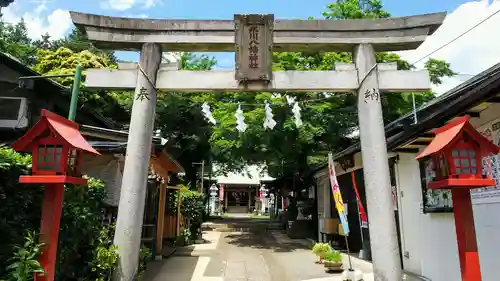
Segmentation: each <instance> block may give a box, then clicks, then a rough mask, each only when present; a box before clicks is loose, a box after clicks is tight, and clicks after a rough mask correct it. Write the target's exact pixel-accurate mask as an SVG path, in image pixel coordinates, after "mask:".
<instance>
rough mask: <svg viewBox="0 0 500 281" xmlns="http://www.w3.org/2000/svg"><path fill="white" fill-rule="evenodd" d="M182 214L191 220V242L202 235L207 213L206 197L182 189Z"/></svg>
mask: <svg viewBox="0 0 500 281" xmlns="http://www.w3.org/2000/svg"><path fill="white" fill-rule="evenodd" d="M181 196H182V197H181V213H182V215H183V216H184V217H185V218H187V219H188V220H189V223H190V225H189V231H190V235H191V240H194V239H195V238H196V237H197V236H198V235H200V234H201V223H202V222H203V221H202V219H203V214H204V213H205V205H204V202H205V196H204V195H203V194H201V193H199V192H197V191H192V190H189V189H187V188H183V189H181Z"/></svg>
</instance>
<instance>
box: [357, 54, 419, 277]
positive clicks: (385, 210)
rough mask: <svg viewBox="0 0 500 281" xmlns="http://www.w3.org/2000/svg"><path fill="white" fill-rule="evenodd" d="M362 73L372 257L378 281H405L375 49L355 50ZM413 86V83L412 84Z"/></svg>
mask: <svg viewBox="0 0 500 281" xmlns="http://www.w3.org/2000/svg"><path fill="white" fill-rule="evenodd" d="M353 61H354V63H355V65H356V68H357V70H358V79H359V83H360V85H359V88H358V92H357V94H358V118H359V134H360V139H361V154H362V159H363V172H364V177H365V190H366V198H369V199H368V200H367V206H368V214H376V215H371V216H369V219H368V223H369V231H370V240H371V241H374V242H375V241H376V242H375V243H371V254H372V261H373V270H374V272H373V273H374V276H376V277H377V279H376V281H396V280H402V271H401V268H402V266H401V260H400V254H399V245H398V242H397V241H398V239H397V231H396V222H395V218H394V209H393V202H392V191H391V181H390V174H389V165H388V164H387V159H388V157H387V143H386V139H385V130H384V119H383V115H382V104H381V98H380V91H379V79H378V75H377V74H378V69H377V64H376V61H375V51H374V50H373V47H372V45H369V44H361V45H358V46H356V47H355V49H354V52H353ZM408 82H411V81H408Z"/></svg>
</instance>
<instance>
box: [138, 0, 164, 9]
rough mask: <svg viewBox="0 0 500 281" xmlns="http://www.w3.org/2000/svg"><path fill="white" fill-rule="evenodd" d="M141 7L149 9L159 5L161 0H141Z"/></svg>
mask: <svg viewBox="0 0 500 281" xmlns="http://www.w3.org/2000/svg"><path fill="white" fill-rule="evenodd" d="M143 2H144V3H143V6H142V7H143V8H144V9H151V8H153V7H155V6H156V5H160V4H161V3H162V2H161V0H143Z"/></svg>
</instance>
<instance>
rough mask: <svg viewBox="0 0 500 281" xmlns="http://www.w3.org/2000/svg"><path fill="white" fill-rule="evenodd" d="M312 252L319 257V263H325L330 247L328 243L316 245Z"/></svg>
mask: <svg viewBox="0 0 500 281" xmlns="http://www.w3.org/2000/svg"><path fill="white" fill-rule="evenodd" d="M312 252H313V253H314V254H315V255H316V256H317V257H318V261H317V263H320V264H321V263H323V260H324V259H325V255H326V254H327V253H328V252H330V246H328V243H316V244H314V246H313V247H312Z"/></svg>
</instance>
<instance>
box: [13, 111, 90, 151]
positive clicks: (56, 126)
mask: <svg viewBox="0 0 500 281" xmlns="http://www.w3.org/2000/svg"><path fill="white" fill-rule="evenodd" d="M46 130H51V131H52V132H53V133H55V134H56V135H57V136H59V137H60V138H61V139H63V140H64V141H65V142H67V143H68V144H69V145H71V146H73V147H75V148H79V149H81V150H83V151H86V152H89V153H92V154H96V155H100V153H99V152H97V151H96V150H95V149H94V148H93V147H92V146H91V145H90V144H89V143H88V142H87V141H86V140H85V138H84V137H83V136H82V135H81V134H80V131H79V124H78V123H76V122H73V121H71V120H68V119H66V118H64V117H62V116H59V115H57V114H55V113H53V112H50V111H48V110H45V109H42V113H41V118H40V120H39V121H38V122H37V123H36V124H35V126H33V127H32V128H31V129H30V130H29V131H28V132H27V133H26V134H24V136H22V137H21V138H20V139H18V140H17V141H16V142H14V143H13V144H12V148H14V149H15V150H16V151H28V150H29V149H30V148H31V146H32V145H33V144H34V140H35V139H36V138H37V137H38V136H40V135H41V134H43V133H44V132H45V131H46Z"/></svg>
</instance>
